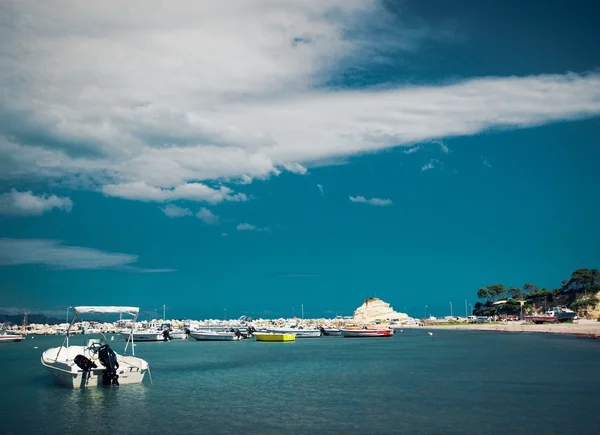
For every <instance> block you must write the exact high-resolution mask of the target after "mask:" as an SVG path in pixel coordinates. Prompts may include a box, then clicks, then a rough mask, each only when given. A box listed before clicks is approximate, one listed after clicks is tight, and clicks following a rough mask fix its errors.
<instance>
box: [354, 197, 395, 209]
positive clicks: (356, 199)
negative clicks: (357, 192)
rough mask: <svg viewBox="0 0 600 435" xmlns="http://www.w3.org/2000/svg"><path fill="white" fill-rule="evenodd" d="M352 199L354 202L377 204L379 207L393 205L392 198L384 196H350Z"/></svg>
mask: <svg viewBox="0 0 600 435" xmlns="http://www.w3.org/2000/svg"><path fill="white" fill-rule="evenodd" d="M349 198H350V201H352V202H361V203H364V204H370V205H376V206H379V207H385V206H387V205H392V200H391V199H387V198H385V199H383V198H370V199H367V198H365V197H364V196H350V197H349Z"/></svg>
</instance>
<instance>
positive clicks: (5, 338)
mask: <svg viewBox="0 0 600 435" xmlns="http://www.w3.org/2000/svg"><path fill="white" fill-rule="evenodd" d="M22 340H23V336H22V335H12V334H8V333H6V332H3V333H0V343H8V342H11V341H22Z"/></svg>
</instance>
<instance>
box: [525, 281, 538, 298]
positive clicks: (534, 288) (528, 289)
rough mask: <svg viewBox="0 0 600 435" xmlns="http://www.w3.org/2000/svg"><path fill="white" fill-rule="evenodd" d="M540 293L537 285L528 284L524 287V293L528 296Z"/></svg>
mask: <svg viewBox="0 0 600 435" xmlns="http://www.w3.org/2000/svg"><path fill="white" fill-rule="evenodd" d="M537 291H538V286H537V285H536V284H531V283H527V284H525V285H524V286H523V293H525V294H526V295H532V294H535V293H536V292H537Z"/></svg>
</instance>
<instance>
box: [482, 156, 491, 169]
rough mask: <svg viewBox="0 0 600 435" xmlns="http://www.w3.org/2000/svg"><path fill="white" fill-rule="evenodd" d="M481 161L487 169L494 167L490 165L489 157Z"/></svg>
mask: <svg viewBox="0 0 600 435" xmlns="http://www.w3.org/2000/svg"><path fill="white" fill-rule="evenodd" d="M481 161H482V163H483V166H485V167H486V168H491V167H492V165H491V164H490V161H489V160H488V159H487V157H483V156H482V157H481Z"/></svg>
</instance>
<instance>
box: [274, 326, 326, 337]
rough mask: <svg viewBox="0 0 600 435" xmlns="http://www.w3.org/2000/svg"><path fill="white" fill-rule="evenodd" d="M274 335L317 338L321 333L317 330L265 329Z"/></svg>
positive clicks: (300, 328)
mask: <svg viewBox="0 0 600 435" xmlns="http://www.w3.org/2000/svg"><path fill="white" fill-rule="evenodd" d="M267 332H271V333H274V334H296V338H319V337H320V336H321V335H322V334H323V333H322V332H321V330H320V329H318V328H302V327H299V328H291V327H290V328H267Z"/></svg>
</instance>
